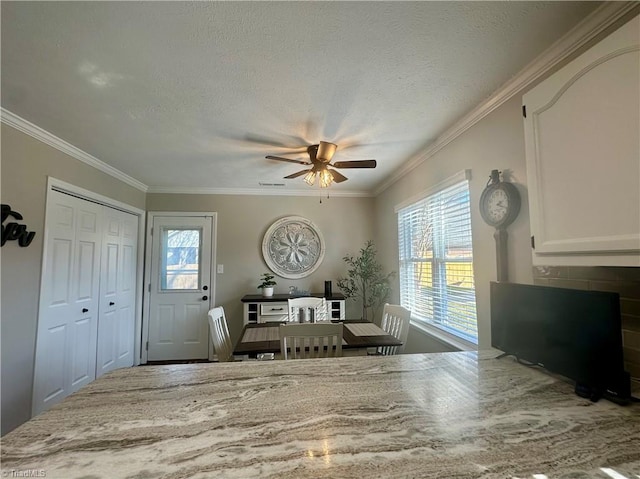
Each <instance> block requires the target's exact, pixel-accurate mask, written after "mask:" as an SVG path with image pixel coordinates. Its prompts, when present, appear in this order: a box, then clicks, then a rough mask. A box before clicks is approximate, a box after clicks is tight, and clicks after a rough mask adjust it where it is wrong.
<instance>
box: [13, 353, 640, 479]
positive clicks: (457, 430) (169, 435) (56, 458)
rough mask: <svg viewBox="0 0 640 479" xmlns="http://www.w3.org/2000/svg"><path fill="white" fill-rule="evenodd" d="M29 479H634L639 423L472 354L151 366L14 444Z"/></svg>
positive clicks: (29, 426)
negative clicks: (37, 478) (42, 477)
mask: <svg viewBox="0 0 640 479" xmlns="http://www.w3.org/2000/svg"><path fill="white" fill-rule="evenodd" d="M24 471H35V472H36V473H38V472H42V473H45V474H46V477H47V478H65V479H72V478H140V479H142V478H144V479H151V478H180V477H189V478H242V479H247V478H283V477H293V478H317V477H330V478H343V477H344V478H381V477H393V478H403V477H406V478H411V477H431V478H438V479H443V478H525V477H526V478H534V477H535V478H537V479H538V478H541V477H548V478H549V479H556V478H569V477H570V478H581V477H599V478H607V477H614V478H620V477H628V478H634V479H635V478H637V477H640V476H638V475H640V407H639V405H638V403H635V404H632V405H630V406H626V407H621V406H618V405H615V404H613V403H611V402H608V401H604V400H602V401H600V402H597V403H591V402H589V401H588V400H585V399H582V398H579V397H577V396H576V395H574V393H573V387H572V386H571V385H570V384H568V383H566V382H564V381H560V380H558V379H557V378H554V377H552V376H550V375H548V374H546V373H543V372H540V371H538V370H536V369H531V368H527V367H525V366H522V365H520V364H518V363H516V362H515V361H513V359H511V358H502V359H485V358H483V359H478V357H477V355H476V353H443V354H420V355H401V356H391V357H353V358H337V359H311V360H298V361H270V362H255V361H254V362H250V361H247V362H239V363H223V364H190V365H175V366H148V367H147V366H145V367H137V368H130V369H124V370H119V371H114V372H112V373H109V374H107V375H105V376H103V377H101V378H100V379H98V380H97V381H95V382H94V383H92V384H90V385H88V386H87V387H85V388H83V389H82V390H81V391H79V392H77V393H76V394H74V395H72V396H70V397H69V398H67V399H66V400H65V401H64V402H63V403H61V404H59V405H58V406H55V407H54V408H52V409H51V410H50V411H48V412H46V413H44V414H42V415H40V416H38V417H36V418H34V419H32V420H31V421H29V422H28V423H26V424H24V425H23V426H21V427H19V428H18V429H16V430H14V431H12V432H11V433H9V434H8V435H6V436H5V437H3V438H2V472H3V476H4V477H19V476H18V475H16V474H19V473H23V472H24ZM541 474H544V475H545V476H535V475H541ZM615 474H619V476H616V475H615Z"/></svg>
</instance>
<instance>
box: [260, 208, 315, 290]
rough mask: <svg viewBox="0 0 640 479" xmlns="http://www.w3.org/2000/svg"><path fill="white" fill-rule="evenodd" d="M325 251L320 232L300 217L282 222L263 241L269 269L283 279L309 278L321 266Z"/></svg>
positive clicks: (285, 219) (279, 221)
mask: <svg viewBox="0 0 640 479" xmlns="http://www.w3.org/2000/svg"><path fill="white" fill-rule="evenodd" d="M324 251H325V246H324V238H323V237H322V234H321V233H320V230H319V229H318V228H317V227H316V225H314V224H313V223H312V222H311V221H309V220H308V219H306V218H303V217H301V216H286V217H284V218H280V219H279V220H277V221H276V222H275V223H273V224H272V225H271V226H270V227H269V229H268V230H267V232H266V233H265V235H264V238H263V240H262V256H263V257H264V260H265V262H266V263H267V266H268V267H269V268H270V269H271V271H273V272H274V273H276V274H277V275H278V276H282V277H283V278H289V279H299V278H304V277H306V276H309V275H310V274H311V273H313V272H314V271H315V270H316V269H317V268H318V266H320V264H321V263H322V260H323V259H324Z"/></svg>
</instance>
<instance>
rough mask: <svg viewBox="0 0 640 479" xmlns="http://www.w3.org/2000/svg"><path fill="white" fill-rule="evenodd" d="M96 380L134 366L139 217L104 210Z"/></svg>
mask: <svg viewBox="0 0 640 479" xmlns="http://www.w3.org/2000/svg"><path fill="white" fill-rule="evenodd" d="M103 211H104V216H103V224H104V228H103V234H102V238H103V239H102V267H101V268H100V275H101V279H100V317H99V320H98V353H97V354H98V358H97V366H96V377H100V376H102V375H103V374H104V373H106V372H108V371H111V370H112V369H117V368H123V367H128V366H133V356H134V340H135V319H136V316H135V305H136V297H135V294H136V264H137V261H136V257H137V244H138V242H137V239H138V217H137V216H136V215H132V214H130V213H125V212H123V211H119V210H116V209H114V208H109V207H106V206H104V207H103Z"/></svg>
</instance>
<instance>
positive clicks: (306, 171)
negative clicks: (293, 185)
mask: <svg viewBox="0 0 640 479" xmlns="http://www.w3.org/2000/svg"><path fill="white" fill-rule="evenodd" d="M310 171H311V170H302V171H298V172H297V173H293V174H291V175H289V176H285V177H284V179H285V180H290V179H292V178H297V177H298V176H302V175H304V174H306V173H308V172H310Z"/></svg>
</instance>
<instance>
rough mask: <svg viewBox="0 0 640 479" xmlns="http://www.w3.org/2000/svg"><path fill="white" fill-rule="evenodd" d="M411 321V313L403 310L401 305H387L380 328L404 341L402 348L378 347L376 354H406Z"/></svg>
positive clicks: (383, 311)
mask: <svg viewBox="0 0 640 479" xmlns="http://www.w3.org/2000/svg"><path fill="white" fill-rule="evenodd" d="M410 321H411V311H409V310H408V309H406V308H403V307H402V306H400V305H399V304H389V303H386V304H385V305H384V309H383V310H382V322H381V323H380V327H381V328H382V329H383V330H384V331H385V332H387V333H388V334H390V335H391V336H393V337H395V338H396V339H398V340H399V341H402V346H382V347H378V348H376V350H375V353H374V354H376V355H383V356H391V355H394V354H402V353H403V352H404V347H405V345H406V344H407V337H408V336H409V322H410Z"/></svg>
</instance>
